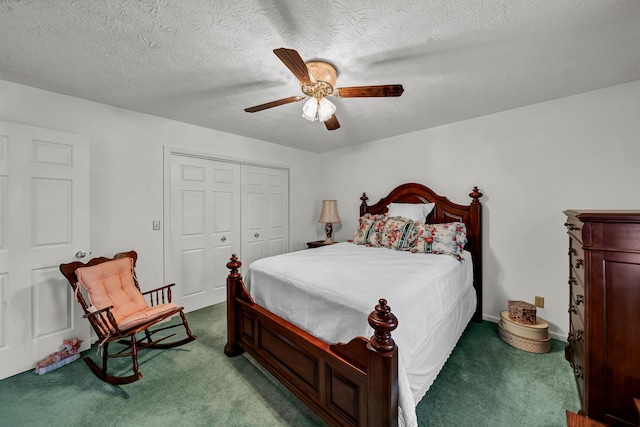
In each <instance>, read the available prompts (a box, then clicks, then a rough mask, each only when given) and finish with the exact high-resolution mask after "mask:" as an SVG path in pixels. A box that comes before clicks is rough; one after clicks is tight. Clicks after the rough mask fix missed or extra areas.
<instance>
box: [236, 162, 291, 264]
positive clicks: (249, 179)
mask: <svg viewBox="0 0 640 427" xmlns="http://www.w3.org/2000/svg"><path fill="white" fill-rule="evenodd" d="M241 182H242V206H241V211H242V257H241V261H242V264H243V271H246V268H247V267H248V266H249V265H250V264H251V263H252V262H253V261H256V260H258V259H260V258H264V257H267V256H272V255H278V254H282V253H285V252H289V171H288V170H286V169H276V168H267V167H260V166H250V165H242V178H241Z"/></svg>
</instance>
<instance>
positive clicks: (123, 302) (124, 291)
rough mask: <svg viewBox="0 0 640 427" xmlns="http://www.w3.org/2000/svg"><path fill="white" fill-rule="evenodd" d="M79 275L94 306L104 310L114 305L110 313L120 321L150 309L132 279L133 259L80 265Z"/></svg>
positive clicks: (118, 322)
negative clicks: (88, 265) (85, 265)
mask: <svg viewBox="0 0 640 427" xmlns="http://www.w3.org/2000/svg"><path fill="white" fill-rule="evenodd" d="M76 276H77V277H78V281H79V282H80V283H82V286H83V287H84V288H85V289H86V290H87V293H88V296H89V301H91V304H92V305H93V306H94V307H95V308H97V309H98V310H102V309H103V308H106V307H110V306H113V309H112V310H111V312H112V313H113V316H114V318H115V320H116V323H117V324H120V321H122V320H123V319H126V318H128V317H130V316H132V315H134V314H135V313H139V312H146V311H147V309H148V307H147V303H146V301H145V300H144V297H143V296H142V294H141V293H140V291H139V290H138V288H136V285H135V283H134V281H133V259H131V258H121V259H116V260H112V261H106V262H103V263H100V264H97V265H94V266H91V267H82V268H78V269H77V270H76ZM151 308H155V307H151ZM140 323H142V322H140Z"/></svg>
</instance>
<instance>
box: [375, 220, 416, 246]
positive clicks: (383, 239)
mask: <svg viewBox="0 0 640 427" xmlns="http://www.w3.org/2000/svg"><path fill="white" fill-rule="evenodd" d="M415 224H416V223H414V222H413V221H412V220H410V219H408V218H402V217H399V216H396V217H389V218H387V221H386V222H385V224H384V228H383V229H382V233H381V234H380V246H384V247H387V248H391V249H399V250H405V249H404V247H405V246H408V245H409V243H408V242H409V241H411V240H415V238H416V236H415V233H414V232H413V230H414V225H415Z"/></svg>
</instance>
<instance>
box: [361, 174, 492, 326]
mask: <svg viewBox="0 0 640 427" xmlns="http://www.w3.org/2000/svg"><path fill="white" fill-rule="evenodd" d="M469 197H471V199H472V200H471V203H470V204H469V205H459V204H457V203H453V202H451V201H450V200H449V199H447V198H446V197H444V196H440V195H438V194H436V193H435V192H434V191H433V190H432V189H430V188H429V187H427V186H424V185H422V184H416V183H407V184H402V185H399V186H397V187H396V188H394V189H393V190H391V192H390V193H389V194H388V195H387V196H385V197H383V198H381V199H380V200H379V201H378V202H377V203H375V204H373V205H368V204H367V201H368V200H369V198H368V197H367V195H366V194H365V193H362V197H360V200H362V204H361V205H360V216H362V215H364V214H366V213H370V214H382V213H386V212H387V205H388V204H389V203H435V204H436V206H435V208H434V209H433V211H432V212H431V213H430V214H429V217H428V218H427V222H428V223H431V224H439V223H444V222H463V223H464V224H465V226H466V227H467V239H468V242H467V244H466V246H465V249H466V250H467V251H469V252H470V253H471V256H472V259H473V287H474V288H475V289H476V294H477V297H478V304H477V306H476V312H475V314H474V316H473V320H474V321H476V322H481V321H482V203H480V197H482V193H481V192H480V191H478V187H473V190H472V191H471V193H469Z"/></svg>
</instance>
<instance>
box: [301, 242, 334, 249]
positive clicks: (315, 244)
mask: <svg viewBox="0 0 640 427" xmlns="http://www.w3.org/2000/svg"><path fill="white" fill-rule="evenodd" d="M336 243H338V242H336ZM320 246H328V245H326V244H325V243H324V240H316V241H315V242H307V248H309V249H312V248H319V247H320Z"/></svg>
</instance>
